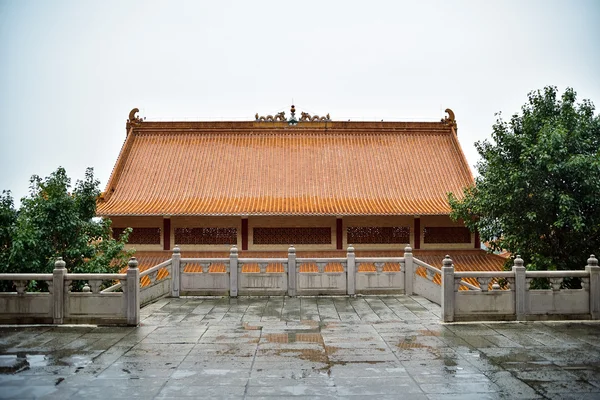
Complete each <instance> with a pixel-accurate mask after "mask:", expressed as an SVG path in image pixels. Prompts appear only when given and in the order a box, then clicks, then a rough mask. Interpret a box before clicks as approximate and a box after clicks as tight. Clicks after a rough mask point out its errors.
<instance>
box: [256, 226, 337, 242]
mask: <svg viewBox="0 0 600 400" xmlns="http://www.w3.org/2000/svg"><path fill="white" fill-rule="evenodd" d="M253 242H254V244H288V245H289V244H331V228H254V230H253Z"/></svg>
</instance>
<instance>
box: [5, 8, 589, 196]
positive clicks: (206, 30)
mask: <svg viewBox="0 0 600 400" xmlns="http://www.w3.org/2000/svg"><path fill="white" fill-rule="evenodd" d="M599 39H600V1H597V0H589V1H566V0H565V1H549V0H544V1H501V2H500V1H460V2H459V1H419V2H417V1H391V0H390V1H328V2H325V1H298V2H282V1H270V2H265V1H189V2H180V1H160V2H158V1H136V2H134V1H92V0H86V1H41V0H40V1H22V0H15V1H6V0H0V135H1V136H0V190H2V189H7V190H11V191H12V192H13V197H14V198H15V201H16V202H17V203H18V199H20V198H21V197H22V196H24V195H26V194H27V191H28V185H29V177H30V176H31V175H33V174H38V175H41V176H47V175H48V174H50V173H51V172H52V171H54V170H56V168H57V167H58V166H63V167H65V168H66V169H67V173H68V174H69V175H70V176H71V177H72V178H73V183H74V181H75V179H78V178H82V177H83V174H84V171H85V168H86V167H88V166H91V167H94V171H95V175H96V177H97V178H98V179H99V180H100V181H101V186H102V190H104V187H105V185H106V183H107V180H108V178H109V176H110V172H111V170H112V168H113V165H114V163H115V161H116V159H117V156H118V153H119V150H120V149H121V145H122V143H123V141H124V139H125V122H126V119H127V115H128V113H129V110H131V109H132V108H134V107H138V108H139V109H140V110H141V112H140V116H142V117H146V118H147V119H148V120H194V119H196V120H211V119H214V120H223V119H225V120H227V119H229V120H252V119H253V118H254V114H255V113H256V112H258V113H259V114H261V115H266V114H272V113H275V112H277V111H282V110H284V111H286V114H287V115H289V106H290V104H291V102H292V99H294V102H295V104H296V108H297V109H298V111H308V112H310V113H312V114H319V115H325V114H327V113H330V114H331V117H332V119H334V120H347V119H354V120H377V121H379V120H381V119H384V120H415V121H429V120H439V119H440V118H442V117H443V116H444V112H443V110H444V109H445V108H446V107H450V108H452V109H453V110H454V112H455V113H456V118H457V121H458V128H459V130H458V136H459V139H460V142H461V144H462V146H463V150H464V152H465V154H466V156H467V159H468V161H469V164H471V166H473V165H474V164H475V163H476V161H477V159H478V155H477V153H476V151H475V148H474V146H473V143H474V142H475V141H477V140H482V139H485V138H489V136H490V133H491V126H492V124H493V123H494V121H495V116H494V113H495V112H498V111H502V112H503V114H504V115H505V116H506V117H508V116H510V115H512V114H513V113H514V112H517V111H519V110H520V107H521V105H523V104H524V103H525V102H526V100H527V93H528V92H529V91H531V90H534V89H541V88H543V87H544V86H546V85H556V86H558V88H559V89H560V90H561V91H562V90H564V89H565V87H567V86H571V87H573V88H574V89H575V90H576V91H577V92H578V94H579V96H578V97H579V100H581V99H583V98H589V99H591V100H592V101H594V102H595V103H596V104H597V106H599V107H600V44H599V43H600V40H599ZM442 162H443V161H442ZM224 167H225V166H224Z"/></svg>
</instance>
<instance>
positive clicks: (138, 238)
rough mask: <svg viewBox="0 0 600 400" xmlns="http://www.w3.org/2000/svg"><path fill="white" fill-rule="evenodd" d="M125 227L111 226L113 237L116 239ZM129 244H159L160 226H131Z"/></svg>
mask: <svg viewBox="0 0 600 400" xmlns="http://www.w3.org/2000/svg"><path fill="white" fill-rule="evenodd" d="M125 229H126V228H113V229H112V231H113V237H114V238H115V239H116V238H118V237H119V236H121V234H123V231H124V230H125ZM127 243H129V244H160V228H133V232H131V234H130V235H129V240H128V241H127Z"/></svg>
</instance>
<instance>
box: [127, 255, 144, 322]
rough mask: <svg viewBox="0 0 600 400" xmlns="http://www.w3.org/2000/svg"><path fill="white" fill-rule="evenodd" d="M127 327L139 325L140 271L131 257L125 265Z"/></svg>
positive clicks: (136, 262) (134, 259)
mask: <svg viewBox="0 0 600 400" xmlns="http://www.w3.org/2000/svg"><path fill="white" fill-rule="evenodd" d="M126 285H127V290H126V291H125V293H124V295H125V296H126V300H127V325H130V326H137V325H139V323H140V270H139V269H138V261H137V259H136V258H135V257H131V258H130V259H129V262H128V263H127V283H126Z"/></svg>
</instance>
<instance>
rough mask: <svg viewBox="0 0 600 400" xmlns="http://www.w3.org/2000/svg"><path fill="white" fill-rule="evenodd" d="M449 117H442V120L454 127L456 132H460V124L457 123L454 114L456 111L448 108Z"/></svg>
mask: <svg viewBox="0 0 600 400" xmlns="http://www.w3.org/2000/svg"><path fill="white" fill-rule="evenodd" d="M445 111H446V113H447V114H448V116H447V117H445V118H442V120H441V122H443V123H444V124H446V125H448V126H449V127H450V128H454V132H458V125H457V124H456V117H455V116H454V111H452V110H451V109H449V108H446V110H445Z"/></svg>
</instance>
